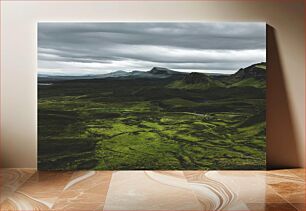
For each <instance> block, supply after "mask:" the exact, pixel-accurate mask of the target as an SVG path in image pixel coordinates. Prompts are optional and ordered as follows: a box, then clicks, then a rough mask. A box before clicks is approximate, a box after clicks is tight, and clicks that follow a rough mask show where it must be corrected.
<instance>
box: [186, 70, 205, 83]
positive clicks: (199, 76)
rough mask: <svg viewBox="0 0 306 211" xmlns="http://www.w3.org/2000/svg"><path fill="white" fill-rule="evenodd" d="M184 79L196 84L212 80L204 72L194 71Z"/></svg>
mask: <svg viewBox="0 0 306 211" xmlns="http://www.w3.org/2000/svg"><path fill="white" fill-rule="evenodd" d="M183 81H184V82H185V83H187V84H196V83H203V82H210V78H209V76H207V75H206V74H204V73H196V72H192V73H190V74H188V75H186V76H185V77H184V79H183Z"/></svg>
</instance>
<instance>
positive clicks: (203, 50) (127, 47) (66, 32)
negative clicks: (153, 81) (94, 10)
mask: <svg viewBox="0 0 306 211" xmlns="http://www.w3.org/2000/svg"><path fill="white" fill-rule="evenodd" d="M265 60H266V26H265V24H264V23H237V22H232V23H219V22H216V23H195V22H193V23H143V22H142V23H136V22H134V23H115V22H114V23H103V22H101V23H94V22H91V23H85V22H82V23H78V22H74V23H65V22H64V23H63V22H57V23H55V22H54V23H53V22H52V23H47V22H46V23H44V22H43V23H39V24H38V71H39V73H44V74H56V75H57V74H60V75H87V74H103V73H109V72H113V71H117V70H125V71H133V70H141V71H147V70H149V69H151V68H152V67H154V66H160V67H166V68H170V69H174V70H177V71H185V72H192V71H197V72H216V73H233V72H235V71H237V70H238V69H239V68H241V67H245V66H248V65H251V64H254V63H257V62H262V61H265Z"/></svg>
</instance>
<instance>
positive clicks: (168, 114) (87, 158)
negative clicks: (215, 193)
mask: <svg viewBox="0 0 306 211" xmlns="http://www.w3.org/2000/svg"><path fill="white" fill-rule="evenodd" d="M264 67H265V66H264ZM212 81H213V82H214V83H212ZM49 82H50V85H39V86H38V166H39V169H41V170H47V169H48V170H74V169H96V170H142V169H150V170H156V169H159V170H187V169H188V170H192V169H203V170H211V169H265V167H266V157H265V154H266V153H265V152H266V149H265V147H266V142H265V139H266V136H265V130H266V129H265V128H266V124H265V102H266V101H265V92H266V88H265V83H264V81H263V80H257V79H256V78H248V79H243V80H240V81H237V80H234V79H230V78H226V77H224V76H223V77H220V78H218V77H213V78H212V79H210V81H209V82H210V85H205V84H204V85H203V84H197V85H194V84H192V85H190V86H189V85H188V84H183V83H184V82H182V80H181V78H178V77H169V78H164V79H144V78H138V79H137V78H136V79H131V78H129V79H122V78H105V79H88V80H66V81H49ZM203 83H204V82H203Z"/></svg>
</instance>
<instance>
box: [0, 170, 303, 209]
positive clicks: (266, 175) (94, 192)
mask: <svg viewBox="0 0 306 211" xmlns="http://www.w3.org/2000/svg"><path fill="white" fill-rule="evenodd" d="M0 177H1V184H2V185H1V210H277V211H280V210H305V170H304V169H287V170H275V171H114V172H111V171H75V172H72V171H66V172H64V171H35V170H33V169H1V172H0Z"/></svg>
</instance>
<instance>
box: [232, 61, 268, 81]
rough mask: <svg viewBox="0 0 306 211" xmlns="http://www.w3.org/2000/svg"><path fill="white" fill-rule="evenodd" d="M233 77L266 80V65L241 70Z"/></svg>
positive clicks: (261, 64)
mask: <svg viewBox="0 0 306 211" xmlns="http://www.w3.org/2000/svg"><path fill="white" fill-rule="evenodd" d="M233 76H234V77H235V78H249V77H255V78H264V77H265V76H266V63H265V62H261V63H258V64H253V65H251V66H248V67H246V68H240V69H239V70H238V71H237V72H236V73H235V74H234V75H233Z"/></svg>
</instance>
